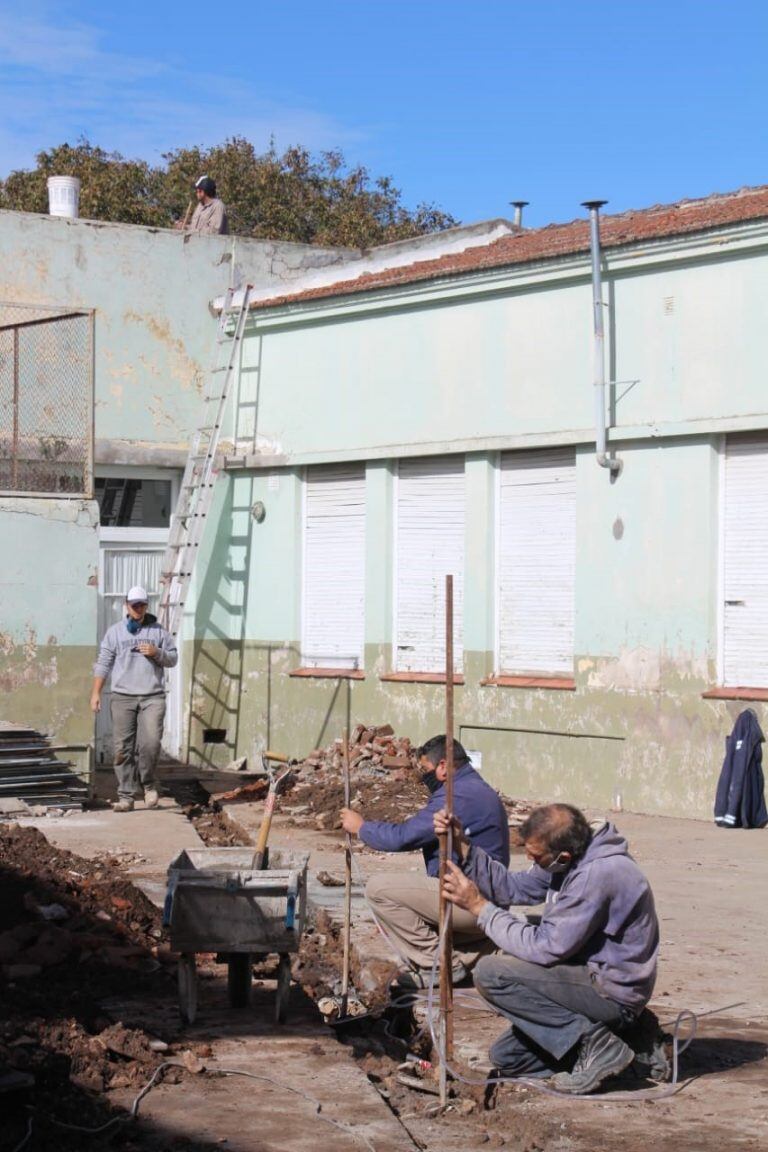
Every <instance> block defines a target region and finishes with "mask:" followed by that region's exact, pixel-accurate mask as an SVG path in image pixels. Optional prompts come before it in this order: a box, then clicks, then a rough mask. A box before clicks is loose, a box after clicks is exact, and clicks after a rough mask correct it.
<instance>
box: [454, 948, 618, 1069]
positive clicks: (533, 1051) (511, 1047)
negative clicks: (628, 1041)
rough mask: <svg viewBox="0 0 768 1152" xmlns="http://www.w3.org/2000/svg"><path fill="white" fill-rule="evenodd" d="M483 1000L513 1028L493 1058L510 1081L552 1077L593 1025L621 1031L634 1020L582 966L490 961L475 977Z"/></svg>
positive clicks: (489, 958) (479, 967) (498, 1044)
mask: <svg viewBox="0 0 768 1152" xmlns="http://www.w3.org/2000/svg"><path fill="white" fill-rule="evenodd" d="M473 977H474V982H475V987H476V988H477V990H478V992H479V993H480V995H481V996H482V997H483V999H484V1000H487V1001H488V1003H489V1004H491V1005H492V1006H493V1007H494V1008H495V1009H496V1011H497V1012H500V1013H501V1015H502V1016H506V1018H507V1019H508V1020H509V1021H510V1022H511V1024H512V1027H511V1028H509V1029H508V1031H507V1032H505V1033H504V1034H503V1035H502V1036H500V1037H499V1039H498V1040H497V1041H496V1042H495V1044H493V1046H492V1047H491V1051H490V1057H491V1060H492V1061H493V1063H494V1064H495V1065H496V1066H497V1067H498V1068H503V1069H505V1070H507V1071H509V1072H510V1074H511V1075H518V1076H548V1075H551V1073H552V1072H557V1071H561V1070H562V1063H561V1062H562V1060H563V1057H565V1056H566V1054H567V1053H568V1052H570V1050H571V1049H572V1048H573V1047H574V1045H575V1044H577V1043H578V1041H579V1040H580V1039H581V1037H582V1036H584V1035H585V1034H586V1033H587V1032H590V1031H591V1030H592V1029H593V1028H594V1027H595V1024H606V1025H607V1026H608V1027H609V1028H612V1029H615V1030H618V1029H620V1028H621V1027H622V1026H623V1025H625V1024H627V1023H629V1022H630V1020H631V1019H632V1018H633V1013H632V1011H631V1009H628V1008H625V1007H624V1006H623V1005H621V1004H618V1003H617V1002H616V1001H615V1000H609V999H608V997H607V996H602V995H601V994H600V993H599V992H598V991H597V989H596V988H595V986H594V982H593V980H592V974H591V972H590V971H589V969H588V968H587V967H586V966H585V965H583V964H556V965H554V966H553V967H552V968H545V967H543V966H542V965H541V964H529V963H528V961H526V960H518V959H516V958H515V957H514V956H504V955H502V956H486V957H484V958H483V959H482V960H479V961H478V963H477V966H476V967H475V970H474V973H473Z"/></svg>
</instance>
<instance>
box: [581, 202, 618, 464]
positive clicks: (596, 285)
mask: <svg viewBox="0 0 768 1152" xmlns="http://www.w3.org/2000/svg"><path fill="white" fill-rule="evenodd" d="M607 203H608V201H607V200H583V201H582V207H583V208H586V209H588V211H589V241H590V252H591V256H592V312H593V322H594V352H593V365H594V367H593V374H594V387H595V457H596V459H597V462H598V464H599V465H600V467H601V468H608V469H609V470H610V473H611V479H612V480H614V479H615V478H616V477H617V476H618V475H619V473H620V472H621V466H622V465H621V460H617V459H616V457H615V456H609V455H608V454H607V452H606V421H605V326H604V324H603V307H604V305H603V281H602V276H601V271H600V209H601V208H602V207H603V205H604V204H607Z"/></svg>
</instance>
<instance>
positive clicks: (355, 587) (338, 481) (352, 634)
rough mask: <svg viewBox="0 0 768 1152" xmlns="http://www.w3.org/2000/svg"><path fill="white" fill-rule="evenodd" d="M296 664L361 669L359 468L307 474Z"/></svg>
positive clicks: (362, 566) (362, 543)
mask: <svg viewBox="0 0 768 1152" xmlns="http://www.w3.org/2000/svg"><path fill="white" fill-rule="evenodd" d="M304 494H305V498H304V596H303V629H302V664H304V665H305V666H306V667H310V668H346V669H355V668H362V667H363V664H364V643H365V466H364V465H362V464H352V465H341V466H338V467H337V466H326V465H319V466H317V467H311V468H308V469H307V472H306V480H305V488H304Z"/></svg>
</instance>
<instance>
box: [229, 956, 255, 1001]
mask: <svg viewBox="0 0 768 1152" xmlns="http://www.w3.org/2000/svg"><path fill="white" fill-rule="evenodd" d="M251 984H252V975H251V954H250V952H230V953H229V956H228V958H227V992H228V993H229V1003H230V1006H231V1007H232V1008H247V1007H248V1005H249V1004H250V1002H251Z"/></svg>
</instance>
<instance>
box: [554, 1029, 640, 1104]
mask: <svg viewBox="0 0 768 1152" xmlns="http://www.w3.org/2000/svg"><path fill="white" fill-rule="evenodd" d="M634 1058H635V1054H634V1052H633V1051H632V1049H631V1048H630V1047H629V1045H627V1044H625V1043H624V1041H623V1040H621V1039H619V1037H618V1036H617V1035H616V1033H615V1032H611V1030H610V1028H606V1026H605V1024H598V1026H597V1027H596V1028H594V1029H593V1030H592V1031H591V1032H588V1033H587V1034H586V1036H582V1038H581V1040H580V1041H579V1051H578V1055H577V1056H576V1063H575V1064H574V1066H573V1071H572V1072H558V1073H557V1075H556V1076H553V1077H552V1080H551V1085H552V1087H553V1088H554V1089H556V1090H557V1091H558V1092H567V1093H569V1094H570V1095H580V1096H582V1095H586V1094H587V1093H589V1092H594V1091H595V1089H596V1088H599V1087H600V1085H601V1084H602V1082H603V1080H607V1079H608V1078H609V1076H618V1074H619V1072H623V1071H624V1069H625V1068H627V1067H628V1066H629V1065H630V1064H631V1063H632V1061H633V1060H634Z"/></svg>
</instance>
